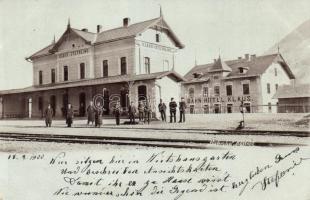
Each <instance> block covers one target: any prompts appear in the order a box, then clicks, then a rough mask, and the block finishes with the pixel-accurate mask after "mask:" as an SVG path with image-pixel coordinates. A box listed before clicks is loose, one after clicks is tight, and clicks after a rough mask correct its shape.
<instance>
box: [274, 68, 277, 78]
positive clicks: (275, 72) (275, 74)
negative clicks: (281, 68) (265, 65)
mask: <svg viewBox="0 0 310 200" xmlns="http://www.w3.org/2000/svg"><path fill="white" fill-rule="evenodd" d="M274 76H278V69H277V68H274Z"/></svg>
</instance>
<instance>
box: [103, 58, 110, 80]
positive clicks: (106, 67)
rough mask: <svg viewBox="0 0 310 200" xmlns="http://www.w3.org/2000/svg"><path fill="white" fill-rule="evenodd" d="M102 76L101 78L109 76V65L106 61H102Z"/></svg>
mask: <svg viewBox="0 0 310 200" xmlns="http://www.w3.org/2000/svg"><path fill="white" fill-rule="evenodd" d="M102 76H103V77H107V76H109V65H108V60H104V61H102Z"/></svg>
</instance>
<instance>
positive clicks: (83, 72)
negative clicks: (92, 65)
mask: <svg viewBox="0 0 310 200" xmlns="http://www.w3.org/2000/svg"><path fill="white" fill-rule="evenodd" d="M85 75H86V65H85V63H83V62H82V63H80V79H85V78H86V76H85Z"/></svg>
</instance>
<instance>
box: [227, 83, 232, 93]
mask: <svg viewBox="0 0 310 200" xmlns="http://www.w3.org/2000/svg"><path fill="white" fill-rule="evenodd" d="M229 86H230V94H228V90H227V87H229ZM226 95H227V96H232V95H233V86H232V84H227V85H226Z"/></svg>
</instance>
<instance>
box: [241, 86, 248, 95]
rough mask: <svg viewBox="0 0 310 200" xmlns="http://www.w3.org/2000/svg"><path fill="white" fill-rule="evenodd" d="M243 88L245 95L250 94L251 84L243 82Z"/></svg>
mask: <svg viewBox="0 0 310 200" xmlns="http://www.w3.org/2000/svg"><path fill="white" fill-rule="evenodd" d="M242 88H243V94H244V95H247V94H250V86H249V84H248V83H246V84H242Z"/></svg>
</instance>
